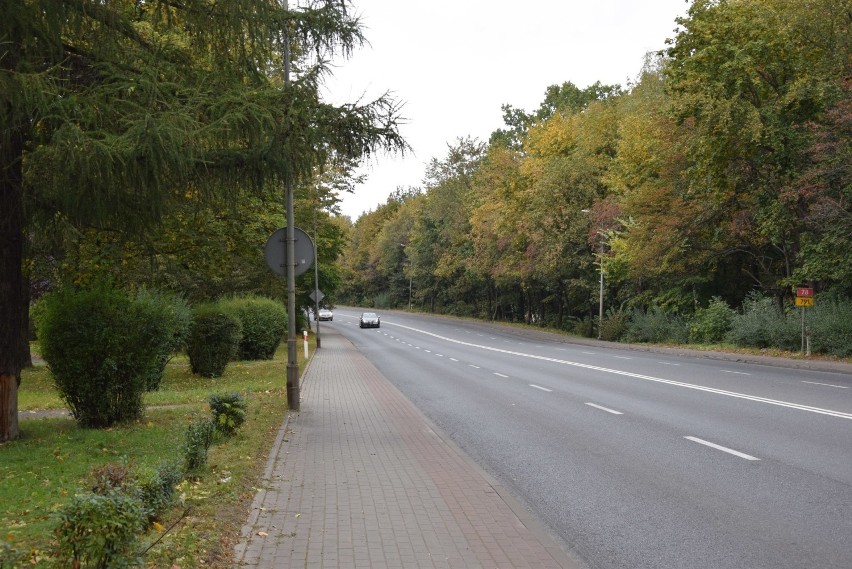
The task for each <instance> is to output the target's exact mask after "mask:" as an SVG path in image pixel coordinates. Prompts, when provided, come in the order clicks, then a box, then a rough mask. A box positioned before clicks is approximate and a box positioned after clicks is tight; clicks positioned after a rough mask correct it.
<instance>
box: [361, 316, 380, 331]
mask: <svg viewBox="0 0 852 569" xmlns="http://www.w3.org/2000/svg"><path fill="white" fill-rule="evenodd" d="M381 324H382V323H381V321H380V320H379V315H378V314H376V313H375V312H365V313H364V314H362V315H361V318H360V319H359V320H358V326H359V327H361V328H379V327H381Z"/></svg>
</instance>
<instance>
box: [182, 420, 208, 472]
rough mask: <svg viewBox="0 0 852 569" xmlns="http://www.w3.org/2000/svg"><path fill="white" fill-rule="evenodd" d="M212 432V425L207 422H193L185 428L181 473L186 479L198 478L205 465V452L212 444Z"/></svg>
mask: <svg viewBox="0 0 852 569" xmlns="http://www.w3.org/2000/svg"><path fill="white" fill-rule="evenodd" d="M214 431H215V427H214V426H213V423H212V422H211V421H208V420H200V421H195V422H193V423H190V424H189V426H188V427H187V428H186V439H185V442H184V446H183V451H184V453H183V456H184V463H183V473H184V475H185V476H186V477H187V478H189V479H195V478H198V477H199V476H200V475H201V473H202V471H203V470H204V467H205V466H206V465H207V451H208V450H210V445H211V444H212V443H213V433H214Z"/></svg>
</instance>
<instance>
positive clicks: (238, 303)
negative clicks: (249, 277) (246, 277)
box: [221, 296, 287, 360]
mask: <svg viewBox="0 0 852 569" xmlns="http://www.w3.org/2000/svg"><path fill="white" fill-rule="evenodd" d="M221 306H222V308H223V310H225V311H226V312H228V313H230V314H231V315H233V316H235V317H236V318H237V319H238V320H239V321H240V325H241V326H242V332H243V335H242V339H241V340H240V346H239V349H238V350H237V356H236V358H237V359H238V360H271V359H272V357H273V356H274V355H275V350H276V348H278V345H279V344H280V343H281V339H282V338H283V337H284V335H285V334H286V332H287V311H286V310H285V309H284V306H283V304H282V303H281V302H277V301H275V300H272V299H269V298H266V297H263V296H243V297H236V298H232V299H229V300H225V301H222V302H221Z"/></svg>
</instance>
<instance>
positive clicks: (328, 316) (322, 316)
mask: <svg viewBox="0 0 852 569" xmlns="http://www.w3.org/2000/svg"><path fill="white" fill-rule="evenodd" d="M317 320H329V321H331V320H334V312H332V311H331V310H329V309H328V308H320V309H319V313H318V314H317Z"/></svg>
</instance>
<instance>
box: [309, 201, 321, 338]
mask: <svg viewBox="0 0 852 569" xmlns="http://www.w3.org/2000/svg"><path fill="white" fill-rule="evenodd" d="M314 189H315V191H316V196H317V204H316V205H315V206H314V301H315V303H314V318H316V320H317V349H318V350H319V349H320V348H321V347H322V340H321V339H320V318H319V303H320V297H319V245H318V244H319V235H317V210H318V209H319V206H320V198H319V188H314ZM308 328H310V325H309V326H308Z"/></svg>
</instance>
